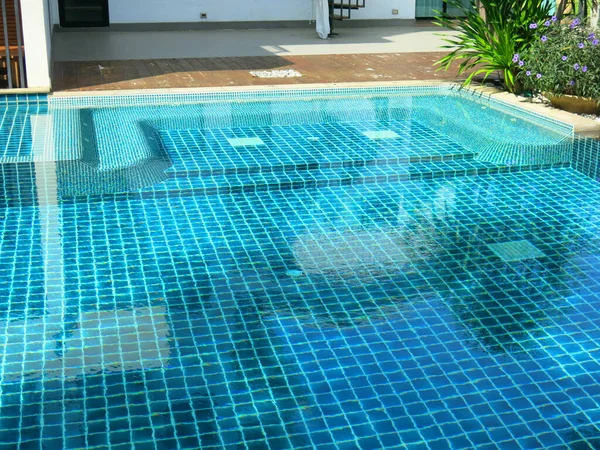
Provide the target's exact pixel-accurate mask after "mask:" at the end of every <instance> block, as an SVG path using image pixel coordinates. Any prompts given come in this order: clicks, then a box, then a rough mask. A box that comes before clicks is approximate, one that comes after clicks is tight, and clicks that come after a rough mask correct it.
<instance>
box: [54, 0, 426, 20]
mask: <svg viewBox="0 0 600 450" xmlns="http://www.w3.org/2000/svg"><path fill="white" fill-rule="evenodd" d="M51 1H52V2H53V10H54V11H55V12H56V13H55V14H53V18H54V23H58V6H57V5H58V0H51ZM109 1H110V6H109V9H110V22H111V23H161V22H162V23H164V22H200V21H201V19H200V13H206V14H208V19H207V20H202V22H238V21H266V20H275V21H276V20H306V21H308V20H309V19H310V12H311V3H312V1H313V0H109ZM366 4H367V7H366V8H365V9H364V10H359V11H352V18H353V19H414V17H415V0H366ZM392 9H397V10H398V11H399V14H398V15H392Z"/></svg>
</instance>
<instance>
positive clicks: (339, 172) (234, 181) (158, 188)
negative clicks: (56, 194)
mask: <svg viewBox="0 0 600 450" xmlns="http://www.w3.org/2000/svg"><path fill="white" fill-rule="evenodd" d="M562 167H568V164H555V165H551V166H498V165H495V164H491V163H485V162H479V161H475V160H455V161H438V162H429V163H417V164H396V165H373V166H362V167H342V168H320V169H317V170H303V171H296V170H294V171H289V172H268V173H252V174H236V175H220V176H211V177H189V178H172V179H169V180H167V181H165V182H163V183H159V184H156V185H154V186H152V187H149V188H144V189H142V190H139V191H135V192H126V193H119V194H103V195H97V196H91V197H89V196H88V197H63V198H62V202H63V203H79V202H93V201H105V200H113V201H122V200H135V199H159V198H165V197H187V196H202V195H226V194H236V193H257V192H268V191H283V190H294V189H308V188H328V187H339V186H352V185H363V184H373V183H393V182H401V181H409V180H411V181H420V180H431V179H443V178H455V177H461V176H481V175H490V174H497V173H507V172H521V171H529V170H540V169H550V168H562Z"/></svg>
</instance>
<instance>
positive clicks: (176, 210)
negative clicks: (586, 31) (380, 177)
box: [0, 121, 600, 450]
mask: <svg viewBox="0 0 600 450" xmlns="http://www.w3.org/2000/svg"><path fill="white" fill-rule="evenodd" d="M344 126H345V127H347V128H345V129H341V128H340V127H341V125H340V127H337V128H336V131H335V132H333V131H332V130H331V129H330V128H329V127H328V126H327V125H322V124H315V125H310V126H309V125H303V126H286V127H277V126H271V127H257V128H245V129H222V130H211V131H206V130H204V131H200V130H170V131H163V132H161V133H160V137H161V138H162V142H163V143H164V145H165V151H167V152H168V153H169V157H170V159H171V161H172V162H173V166H172V167H171V168H170V169H169V170H167V172H168V173H170V174H171V175H173V176H174V177H175V178H174V179H171V180H168V181H166V182H164V186H167V188H169V186H172V187H173V188H175V187H177V186H178V185H177V184H174V185H170V184H169V183H172V182H173V181H174V180H176V179H177V178H178V177H181V178H182V179H183V180H185V179H186V177H192V178H195V177H199V176H223V179H224V180H225V181H226V180H227V177H228V176H230V175H231V174H233V173H238V172H243V171H244V170H247V171H248V172H252V171H253V170H262V169H264V170H272V169H273V167H280V166H281V167H283V168H284V169H283V172H282V175H283V174H285V170H287V169H286V167H288V166H290V165H291V166H294V164H296V165H297V162H298V159H300V160H302V161H303V162H305V163H306V164H310V163H311V162H315V161H316V162H326V163H331V162H332V161H336V160H335V159H334V157H336V156H337V157H340V156H342V157H341V159H340V160H339V163H340V164H341V165H344V164H346V163H350V162H356V161H360V160H361V159H362V160H363V161H364V160H371V159H373V160H381V162H382V163H385V162H388V163H390V166H394V164H397V166H398V167H397V170H401V167H402V166H407V167H408V166H411V165H412V164H414V163H416V162H417V161H418V160H419V158H421V157H422V158H424V159H425V160H427V158H437V157H443V156H448V155H450V157H452V158H454V157H456V158H457V160H463V159H464V160H466V161H469V159H470V158H472V156H473V155H472V154H470V152H468V151H466V150H465V149H464V148H462V147H460V146H458V145H455V146H454V147H453V146H450V145H449V142H448V141H447V140H446V141H445V140H444V136H440V135H439V134H436V133H434V132H432V131H431V130H428V129H427V128H426V127H423V126H421V125H420V124H416V123H410V122H401V121H400V122H393V121H391V122H380V123H378V124H366V125H365V124H363V125H361V124H356V123H355V124H344ZM391 130H393V132H395V133H397V134H398V135H399V136H400V137H399V138H398V139H393V140H389V141H386V142H384V141H385V140H377V139H375V140H370V139H369V138H368V137H367V136H365V135H364V134H363V133H365V132H366V133H368V132H370V131H382V132H386V131H391ZM409 134H410V138H409V137H408V135H409ZM306 135H309V137H310V138H311V139H301V138H300V137H301V136H306ZM361 135H362V136H364V137H363V138H361V137H360V136H361ZM371 136H374V137H376V135H371ZM388 136H390V135H389V134H388ZM243 138H252V139H254V138H259V139H261V140H262V141H263V142H264V143H265V144H266V145H265V146H264V148H262V147H261V146H257V147H252V149H251V150H250V149H249V148H248V147H244V146H243V145H240V146H237V147H232V146H231V145H230V144H231V141H230V140H229V139H243ZM312 138H316V139H312ZM392 141H393V142H392ZM235 142H236V141H234V143H235ZM290 142H293V144H290ZM254 143H257V142H256V141H254ZM237 144H243V141H242V142H237ZM330 146H334V147H335V148H336V149H338V150H339V151H337V152H329V151H328V148H329V147H330ZM449 147H450V148H449ZM225 149H227V151H225ZM292 150H293V151H294V152H295V153H294V155H293V156H290V151H292ZM586 151H587V150H586ZM232 152H233V153H232ZM278 152H279V153H278ZM398 152H400V154H402V155H403V156H404V157H407V158H409V157H412V156H414V157H415V158H417V160H416V161H412V162H411V161H409V160H404V159H403V160H402V161H400V162H398V161H395V158H396V157H397V155H398ZM225 154H227V155H228V157H230V158H229V159H228V160H225V159H224V155H225ZM258 155H261V156H262V158H263V159H262V160H261V159H259V158H258ZM232 156H237V158H235V159H234V158H233V157H232ZM249 156H252V163H251V164H249V159H248V158H249ZM409 159H410V158H409ZM269 166H272V167H270V168H269ZM207 167H208V168H209V169H206V173H205V172H203V170H204V168H207ZM213 169H214V170H213ZM310 173H311V171H310V170H307V171H306V176H307V177H308V176H310ZM251 179H252V177H250V178H249V180H251ZM56 182H57V183H59V184H60V182H61V180H60V179H59V180H57V181H56ZM34 184H35V183H34ZM148 189H161V187H160V186H159V185H157V186H153V187H151V188H148ZM599 202H600V185H598V183H597V182H595V181H594V180H593V179H591V178H589V177H587V176H584V175H583V174H581V173H579V172H576V171H575V170H573V169H569V168H562V169H551V170H538V171H523V172H515V173H511V174H498V175H493V176H483V177H454V178H448V179H435V180H405V181H402V182H393V183H371V184H363V185H352V184H351V185H347V186H327V187H322V188H318V189H314V188H311V189H289V190H277V189H273V190H269V191H266V192H240V193H232V194H228V195H190V196H172V197H171V196H168V197H165V198H149V199H144V198H131V199H126V200H123V201H118V202H117V201H110V200H104V201H94V202H88V203H84V202H79V203H68V202H65V203H60V202H59V203H58V204H52V203H47V204H45V205H44V206H40V207H35V206H26V207H18V208H17V207H14V208H6V209H3V210H2V211H0V215H1V219H2V220H1V221H0V298H3V299H6V300H5V301H3V302H0V327H1V328H2V330H3V331H2V332H1V333H0V346H1V347H2V352H1V353H0V449H1V450H8V449H13V448H20V449H29V448H32V449H40V448H49V449H55V448H56V449H59V448H60V449H62V448H110V449H129V448H156V449H183V448H207V449H215V450H216V449H238V448H239V449H264V448H269V449H287V448H294V449H303V448H305V449H310V448H318V449H324V450H330V449H331V450H334V449H375V448H386V449H387V448H390V449H394V448H397V449H402V448H411V449H421V448H422V449H432V450H438V449H445V448H452V449H455V448H465V449H467V448H477V449H485V450H488V449H489V450H491V449H498V448H500V449H512V448H524V449H534V448H544V449H553V450H558V449H569V448H577V449H579V448H581V449H585V448H592V449H593V448H600V426H598V424H599V423H600V362H599V353H600V350H599V347H598V345H599V344H598V343H599V342H600V233H599V231H600V230H599V227H600V210H599V208H598V206H597V205H598V204H600V203H599ZM503 243H512V244H513V245H512V247H510V248H509V249H508V250H509V251H510V255H511V256H510V259H511V261H510V262H502V260H501V259H500V258H499V257H498V254H497V253H496V252H497V250H494V249H495V248H497V247H495V246H497V245H500V244H503ZM520 248H525V249H526V250H528V251H529V253H527V252H526V253H523V254H522V255H521V257H522V258H521V259H519V251H520V250H519V249H520ZM532 249H535V251H533V250H532ZM515 254H516V256H515Z"/></svg>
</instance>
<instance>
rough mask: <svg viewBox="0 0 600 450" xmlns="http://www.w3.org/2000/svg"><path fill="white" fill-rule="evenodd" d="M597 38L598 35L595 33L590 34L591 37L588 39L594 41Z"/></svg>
mask: <svg viewBox="0 0 600 450" xmlns="http://www.w3.org/2000/svg"><path fill="white" fill-rule="evenodd" d="M595 37H596V34H594V33H590V35H589V36H588V39H590V40H592V39H594V38H595Z"/></svg>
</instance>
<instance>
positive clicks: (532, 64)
mask: <svg viewBox="0 0 600 450" xmlns="http://www.w3.org/2000/svg"><path fill="white" fill-rule="evenodd" d="M530 27H531V28H532V29H536V31H537V38H536V40H535V41H534V43H533V44H532V45H531V47H530V48H529V50H528V51H527V52H526V53H525V54H522V55H519V54H515V55H514V56H513V63H514V64H515V67H519V68H520V69H521V73H520V75H519V76H520V78H521V79H522V80H523V81H524V84H525V85H528V84H529V85H530V86H531V87H533V89H534V90H536V91H539V92H548V93H551V94H554V95H566V94H568V95H578V96H582V97H591V98H594V99H598V100H599V101H600V35H597V34H595V33H593V32H591V31H590V30H589V29H586V28H585V27H584V26H583V25H582V24H581V22H580V20H579V19H575V20H574V21H573V22H571V23H570V24H569V25H564V24H560V23H559V22H558V21H557V20H556V17H552V18H551V19H549V20H546V21H544V22H543V23H532V24H531V25H530Z"/></svg>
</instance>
